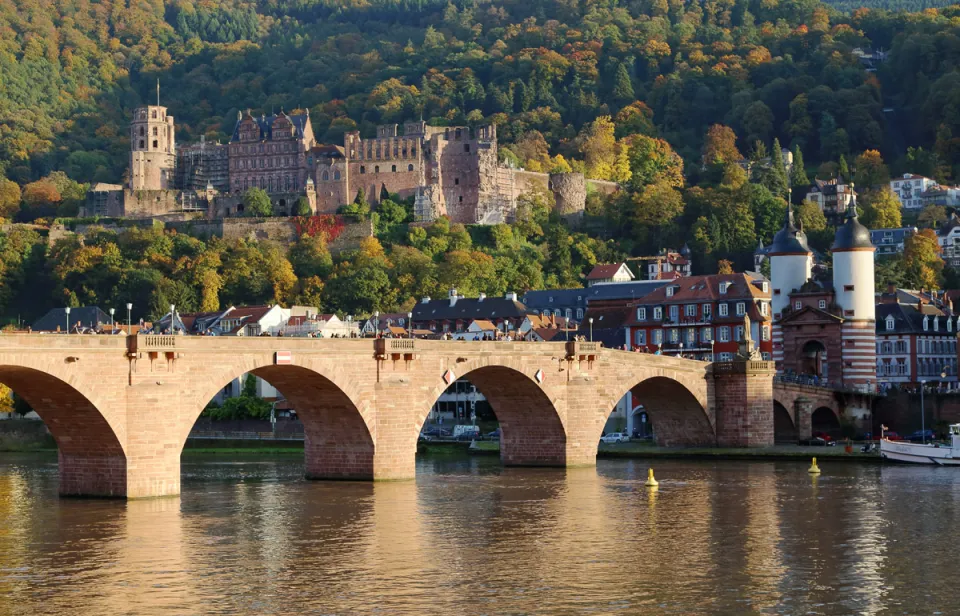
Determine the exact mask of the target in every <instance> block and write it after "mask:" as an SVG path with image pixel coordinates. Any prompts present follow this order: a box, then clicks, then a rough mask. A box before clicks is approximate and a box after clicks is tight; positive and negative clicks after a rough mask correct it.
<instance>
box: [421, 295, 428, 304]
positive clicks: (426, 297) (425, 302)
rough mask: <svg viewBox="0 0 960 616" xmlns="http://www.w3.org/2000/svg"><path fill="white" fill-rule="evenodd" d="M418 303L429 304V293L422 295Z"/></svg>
mask: <svg viewBox="0 0 960 616" xmlns="http://www.w3.org/2000/svg"><path fill="white" fill-rule="evenodd" d="M420 303H421V304H429V303H430V296H429V295H425V296H424V297H423V299H421V300H420Z"/></svg>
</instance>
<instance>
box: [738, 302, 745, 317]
mask: <svg viewBox="0 0 960 616" xmlns="http://www.w3.org/2000/svg"><path fill="white" fill-rule="evenodd" d="M745 314H747V306H746V304H744V303H743V302H737V316H738V317H742V316H743V315H745Z"/></svg>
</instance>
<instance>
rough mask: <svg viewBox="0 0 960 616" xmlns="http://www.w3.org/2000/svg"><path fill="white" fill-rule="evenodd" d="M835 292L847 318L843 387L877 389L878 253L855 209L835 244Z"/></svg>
mask: <svg viewBox="0 0 960 616" xmlns="http://www.w3.org/2000/svg"><path fill="white" fill-rule="evenodd" d="M832 251H833V288H834V293H835V297H836V302H837V306H838V307H839V309H840V311H841V315H842V317H843V324H842V326H841V340H842V347H841V349H842V357H843V367H842V373H843V384H844V386H846V387H850V386H853V387H857V388H862V387H868V388H870V389H872V388H874V387H876V379H877V367H876V362H877V358H876V351H877V336H876V299H875V295H874V252H875V251H876V248H874V246H873V242H871V241H870V231H869V230H868V229H867V228H866V227H864V226H863V225H862V224H860V221H859V220H857V210H856V209H855V208H854V209H851V210H850V215H849V216H848V217H847V220H846V222H845V223H844V224H843V225H841V226H840V227H839V228H838V229H837V234H836V236H835V237H834V241H833V247H832Z"/></svg>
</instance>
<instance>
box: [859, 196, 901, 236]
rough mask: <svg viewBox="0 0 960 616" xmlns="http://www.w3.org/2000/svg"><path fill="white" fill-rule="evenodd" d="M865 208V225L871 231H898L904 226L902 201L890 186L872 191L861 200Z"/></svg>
mask: <svg viewBox="0 0 960 616" xmlns="http://www.w3.org/2000/svg"><path fill="white" fill-rule="evenodd" d="M860 205H861V206H862V207H863V224H864V225H866V226H867V227H868V228H870V229H897V228H899V227H901V226H903V222H902V219H901V216H900V200H899V199H897V196H896V195H894V194H893V191H892V190H890V187H889V186H884V187H883V188H881V189H880V190H871V191H869V192H867V193H865V194H864V195H863V196H862V197H861V198H860Z"/></svg>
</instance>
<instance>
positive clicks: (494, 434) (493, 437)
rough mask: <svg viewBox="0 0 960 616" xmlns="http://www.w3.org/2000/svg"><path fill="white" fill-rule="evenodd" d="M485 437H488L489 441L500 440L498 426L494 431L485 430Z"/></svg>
mask: <svg viewBox="0 0 960 616" xmlns="http://www.w3.org/2000/svg"><path fill="white" fill-rule="evenodd" d="M486 438H487V439H489V440H491V441H499V440H500V428H497V429H496V430H494V431H492V432H487V436H486Z"/></svg>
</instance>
